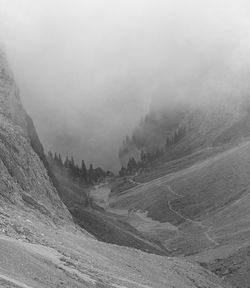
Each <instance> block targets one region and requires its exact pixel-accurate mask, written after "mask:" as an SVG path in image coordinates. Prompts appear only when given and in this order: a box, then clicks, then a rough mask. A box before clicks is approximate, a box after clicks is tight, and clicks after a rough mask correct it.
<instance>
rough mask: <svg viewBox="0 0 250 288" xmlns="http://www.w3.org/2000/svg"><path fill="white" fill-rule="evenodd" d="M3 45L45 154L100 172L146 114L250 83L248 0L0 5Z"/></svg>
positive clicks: (3, 1) (11, 0)
mask: <svg viewBox="0 0 250 288" xmlns="http://www.w3.org/2000/svg"><path fill="white" fill-rule="evenodd" d="M0 40H1V41H2V42H3V46H4V47H5V50H6V52H7V54H8V56H9V62H10V64H11V67H12V70H13V71H14V74H15V78H16V81H17V84H18V86H19V88H20V90H21V97H22V100H23V103H24V106H25V108H26V110H27V111H28V112H29V114H30V115H31V116H32V118H33V120H34V122H35V124H36V127H37V130H38V132H39V135H40V138H41V139H42V142H43V144H44V146H45V148H46V150H48V149H51V150H53V151H57V152H60V153H62V154H63V155H65V154H67V153H68V154H73V155H74V156H75V157H76V158H78V159H81V158H83V159H85V160H86V161H87V163H88V164H89V163H90V162H93V163H94V164H95V165H102V166H104V167H105V168H114V167H115V166H116V165H117V161H118V158H117V153H118V149H119V146H120V145H121V143H122V140H123V138H124V136H125V135H126V134H129V133H131V131H132V130H133V128H134V127H135V126H136V124H137V123H138V122H139V120H140V118H141V117H142V116H143V115H145V113H147V111H148V110H149V109H150V107H152V106H153V107H162V106H165V105H171V102H175V101H188V102H190V101H192V102H193V103H196V102H199V101H208V99H211V97H212V98H213V97H219V96H218V95H222V94H230V93H231V94H236V91H238V90H239V89H242V90H244V89H247V88H246V87H245V86H246V85H247V84H246V83H247V81H248V82H249V83H250V81H249V80H248V78H247V77H248V75H249V72H248V71H250V69H249V67H250V65H249V64H250V2H249V1H243V0H235V1H232V0H231V1H230V0H221V1H220V0H216V1H215V0H172V1H171V0H162V1H161V0H0ZM246 78H247V79H246ZM244 85H245V86H244ZM237 93H238V92H237ZM209 101H210V100H209Z"/></svg>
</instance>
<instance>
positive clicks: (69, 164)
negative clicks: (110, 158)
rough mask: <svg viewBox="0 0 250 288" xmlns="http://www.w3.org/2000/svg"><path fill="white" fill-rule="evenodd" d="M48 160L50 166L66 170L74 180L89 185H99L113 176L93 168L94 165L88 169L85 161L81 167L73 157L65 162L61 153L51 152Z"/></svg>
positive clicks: (67, 158)
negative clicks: (106, 178) (98, 183)
mask: <svg viewBox="0 0 250 288" xmlns="http://www.w3.org/2000/svg"><path fill="white" fill-rule="evenodd" d="M47 158H48V162H49V164H50V165H52V166H53V165H55V166H57V167H59V168H61V169H64V170H65V171H66V172H67V173H68V174H69V175H70V176H71V177H72V178H74V179H79V180H83V181H85V182H86V183H87V184H89V185H91V184H94V183H97V182H99V181H100V180H103V178H104V177H106V176H110V175H111V174H112V173H111V172H110V171H107V172H105V171H104V170H103V169H102V168H101V167H97V168H93V165H92V164H90V165H89V167H88V168H87V166H86V164H85V161H84V160H82V161H81V166H79V165H78V164H76V162H75V160H74V157H73V156H71V157H70V158H69V157H68V156H66V158H65V160H64V161H63V160H62V157H61V154H60V153H59V154H57V153H54V154H53V153H52V152H51V151H49V152H48V156H47Z"/></svg>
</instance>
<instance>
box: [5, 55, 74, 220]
mask: <svg viewBox="0 0 250 288" xmlns="http://www.w3.org/2000/svg"><path fill="white" fill-rule="evenodd" d="M44 165H46V162H45V157H44V153H43V147H42V145H41V143H40V141H39V138H38V136H37V134H36V131H35V128H34V125H33V122H32V120H31V119H30V117H29V116H28V115H27V114H26V112H25V110H24V109H23V107H22V104H21V101H20V97H19V92H18V89H17V86H16V84H15V81H14V78H13V76H12V74H11V72H10V70H9V67H8V64H7V61H6V57H5V55H4V54H3V53H2V52H1V53H0V205H1V206H2V207H4V206H6V205H7V204H11V203H15V205H17V206H16V207H22V206H25V207H29V208H31V209H33V210H34V211H35V213H42V214H43V215H44V217H51V218H52V219H57V218H58V219H59V218H63V219H70V215H69V212H68V211H67V209H66V208H65V206H64V205H63V204H62V202H61V200H60V198H59V197H58V194H57V191H56V189H55V188H54V186H53V184H52V182H51V179H50V177H49V176H48V171H47V169H46V168H45V166H44ZM24 203H25V205H23V204H24Z"/></svg>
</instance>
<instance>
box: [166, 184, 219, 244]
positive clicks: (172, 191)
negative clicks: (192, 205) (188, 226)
mask: <svg viewBox="0 0 250 288" xmlns="http://www.w3.org/2000/svg"><path fill="white" fill-rule="evenodd" d="M161 186H165V187H167V188H168V189H169V191H170V192H171V193H172V194H174V195H176V196H178V197H182V196H181V195H180V194H178V193H176V192H175V191H174V190H173V189H172V187H171V186H170V185H161ZM171 202H172V200H169V201H168V207H169V210H171V211H172V212H173V213H175V214H176V215H178V216H179V217H181V218H182V219H184V220H185V221H189V222H192V223H195V224H196V225H198V226H200V227H203V228H205V229H207V231H205V232H204V235H205V236H206V238H207V239H208V240H209V241H210V242H212V243H213V244H215V245H216V246H217V245H219V243H218V242H217V241H216V240H214V239H213V238H212V237H211V236H210V235H209V232H211V231H212V229H213V227H209V226H207V225H204V224H203V223H202V222H201V221H195V220H192V219H190V218H187V217H185V216H183V215H182V214H181V213H180V212H178V211H176V210H174V208H173V207H172V206H171Z"/></svg>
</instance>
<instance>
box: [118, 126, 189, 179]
mask: <svg viewBox="0 0 250 288" xmlns="http://www.w3.org/2000/svg"><path fill="white" fill-rule="evenodd" d="M185 133H186V129H185V127H184V126H182V127H179V128H178V129H176V130H175V131H174V132H173V133H172V134H171V135H170V136H167V137H166V143H165V147H163V148H162V149H161V148H156V149H155V150H154V151H153V152H145V151H144V150H142V151H141V153H140V158H139V160H137V161H136V160H135V158H134V157H130V158H129V160H128V163H127V166H122V167H121V169H120V171H119V175H120V176H126V175H133V174H135V173H136V172H138V171H142V170H144V169H146V168H147V166H148V165H149V164H150V163H151V162H153V161H155V160H157V159H159V158H160V157H162V156H163V155H164V154H165V153H166V152H167V151H168V150H169V149H170V148H171V146H174V145H176V144H177V143H178V142H179V141H180V140H181V139H182V138H183V137H184V136H185ZM126 141H127V142H129V137H128V136H127V137H126ZM120 153H121V152H120Z"/></svg>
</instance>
